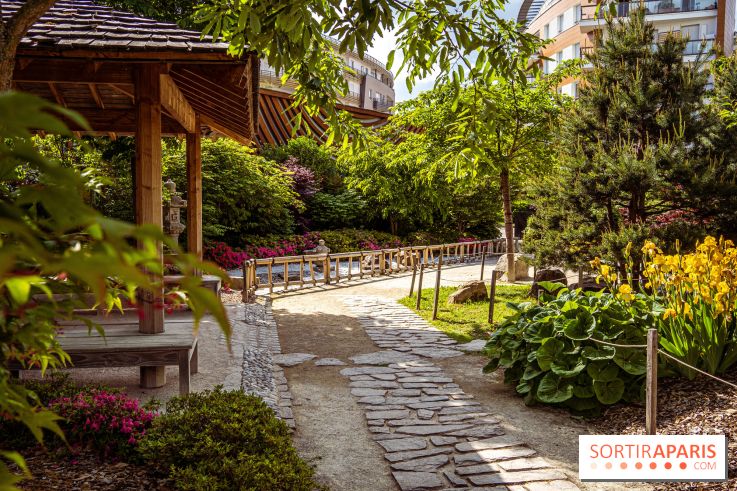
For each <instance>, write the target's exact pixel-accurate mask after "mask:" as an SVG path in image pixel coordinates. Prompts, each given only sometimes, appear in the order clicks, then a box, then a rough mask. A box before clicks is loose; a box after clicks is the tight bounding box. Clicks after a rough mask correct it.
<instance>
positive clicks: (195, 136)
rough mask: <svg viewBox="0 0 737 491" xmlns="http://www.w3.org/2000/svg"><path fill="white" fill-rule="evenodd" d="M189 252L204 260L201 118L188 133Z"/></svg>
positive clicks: (196, 119) (196, 117) (197, 117)
mask: <svg viewBox="0 0 737 491" xmlns="http://www.w3.org/2000/svg"><path fill="white" fill-rule="evenodd" d="M187 252H189V253H190V254H194V255H195V256H197V257H198V258H199V259H202V136H201V131H200V120H199V116H195V131H194V132H193V133H187Z"/></svg>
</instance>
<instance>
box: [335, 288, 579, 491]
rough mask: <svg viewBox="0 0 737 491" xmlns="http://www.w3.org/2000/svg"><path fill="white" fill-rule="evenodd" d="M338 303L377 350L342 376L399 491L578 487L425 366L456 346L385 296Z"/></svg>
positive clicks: (469, 397)
mask: <svg viewBox="0 0 737 491" xmlns="http://www.w3.org/2000/svg"><path fill="white" fill-rule="evenodd" d="M343 301H344V303H345V305H346V306H347V307H348V308H349V309H351V310H352V311H353V312H354V313H355V314H357V315H358V316H359V317H358V318H359V321H360V323H361V325H362V327H363V328H364V330H365V331H366V333H367V334H368V336H369V337H370V338H371V340H372V341H373V342H374V343H375V344H376V345H377V346H378V347H379V348H383V349H382V350H381V351H377V352H375V353H367V354H362V355H358V356H354V357H352V358H351V361H353V363H354V366H351V367H348V368H344V369H343V370H341V374H342V375H344V376H346V377H349V378H350V387H351V394H352V395H353V397H355V398H356V399H357V402H358V403H359V404H360V405H361V407H362V408H363V409H364V411H365V416H366V421H367V424H368V426H369V430H370V431H371V433H372V434H373V439H374V440H375V441H376V442H377V444H378V445H381V447H383V449H384V451H385V454H384V457H385V459H386V460H387V461H388V462H389V463H390V466H391V468H392V475H393V476H394V479H395V480H396V482H397V484H398V485H399V487H400V489H401V490H402V491H408V490H421V489H473V490H500V491H501V490H509V491H524V490H527V491H535V490H543V489H545V490H573V489H578V488H577V487H576V486H575V485H574V484H573V483H572V482H570V481H568V480H566V479H567V478H566V476H565V474H563V473H562V472H561V471H560V470H558V469H555V468H553V467H552V466H551V465H550V464H549V463H548V462H547V461H546V460H545V459H544V458H543V457H541V456H539V455H537V453H536V452H535V450H534V449H533V448H531V447H530V446H529V445H527V444H526V443H525V442H522V441H519V440H516V439H514V438H511V437H509V436H507V435H505V432H504V430H503V428H502V426H501V425H500V419H499V417H497V416H495V415H494V414H493V412H491V411H490V410H489V408H486V407H483V406H481V405H480V404H479V403H478V402H476V401H474V400H473V396H472V395H470V394H466V393H464V392H463V390H461V389H460V387H459V386H458V384H456V383H454V381H453V379H452V378H451V377H448V376H447V375H446V374H445V373H444V371H443V369H442V368H441V367H438V366H436V365H434V364H433V363H432V361H431V360H433V359H438V358H450V357H455V356H461V355H462V354H463V352H462V351H463V350H462V349H461V346H459V345H458V344H456V342H455V341H453V340H452V339H450V338H448V337H447V336H446V335H445V334H444V333H442V332H441V331H439V330H437V329H435V328H434V327H432V326H431V325H429V324H428V323H427V322H425V321H424V320H423V319H422V318H421V317H419V316H418V315H416V314H415V313H414V312H412V311H411V310H409V309H407V308H406V307H404V306H401V305H399V304H397V303H396V302H393V301H390V300H387V299H385V298H381V297H365V296H360V297H358V296H346V297H344V300H343Z"/></svg>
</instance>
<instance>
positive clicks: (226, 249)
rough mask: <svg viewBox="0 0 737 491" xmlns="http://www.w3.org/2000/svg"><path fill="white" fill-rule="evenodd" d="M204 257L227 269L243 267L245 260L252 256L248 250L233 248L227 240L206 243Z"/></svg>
mask: <svg viewBox="0 0 737 491" xmlns="http://www.w3.org/2000/svg"><path fill="white" fill-rule="evenodd" d="M203 257H204V258H205V259H206V260H207V261H212V262H214V263H215V264H217V265H218V266H220V267H221V268H223V269H225V270H230V269H238V268H242V267H243V262H244V261H246V260H247V259H251V256H250V255H249V254H248V253H247V252H244V251H239V250H236V249H233V248H232V247H230V246H229V245H228V244H226V243H225V242H210V243H208V244H206V245H205V247H204V250H203Z"/></svg>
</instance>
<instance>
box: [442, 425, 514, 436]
mask: <svg viewBox="0 0 737 491" xmlns="http://www.w3.org/2000/svg"><path fill="white" fill-rule="evenodd" d="M448 434H449V435H450V436H465V437H472V438H488V437H490V436H494V435H503V434H504V430H503V429H502V427H501V426H499V425H498V424H484V425H477V426H474V427H472V428H466V429H464V430H458V431H454V432H453V433H448Z"/></svg>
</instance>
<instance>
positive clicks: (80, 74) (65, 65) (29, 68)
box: [13, 60, 133, 84]
mask: <svg viewBox="0 0 737 491" xmlns="http://www.w3.org/2000/svg"><path fill="white" fill-rule="evenodd" d="M13 80H15V81H16V82H69V83H93V84H103V83H106V84H132V83H133V68H132V65H130V64H125V63H102V64H99V63H94V62H87V61H80V60H75V61H64V60H37V61H34V62H33V63H30V64H28V63H24V62H22V61H16V63H15V71H14V72H13Z"/></svg>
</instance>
